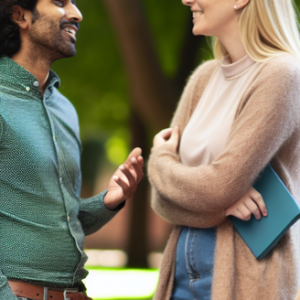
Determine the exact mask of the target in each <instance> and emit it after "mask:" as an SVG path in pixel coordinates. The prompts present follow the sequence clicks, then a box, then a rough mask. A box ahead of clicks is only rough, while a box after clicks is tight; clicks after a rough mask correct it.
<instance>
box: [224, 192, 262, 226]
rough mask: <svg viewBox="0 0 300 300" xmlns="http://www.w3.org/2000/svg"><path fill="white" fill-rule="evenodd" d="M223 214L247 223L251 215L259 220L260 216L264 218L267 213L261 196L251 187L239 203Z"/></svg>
mask: <svg viewBox="0 0 300 300" xmlns="http://www.w3.org/2000/svg"><path fill="white" fill-rule="evenodd" d="M225 214H226V217H227V216H229V215H232V216H235V217H237V218H239V219H241V220H244V221H249V220H250V218H251V214H253V215H254V217H255V219H257V220H259V219H260V218H261V216H264V217H266V216H267V215H268V212H267V207H266V204H265V202H264V200H263V198H262V196H261V194H260V193H259V192H258V191H257V190H255V189H254V188H253V187H251V188H250V189H249V190H248V191H247V192H246V194H245V195H244V196H243V197H242V198H241V199H240V200H239V201H237V202H236V203H235V204H233V205H232V206H231V207H229V208H228V209H227V210H226V212H225Z"/></svg>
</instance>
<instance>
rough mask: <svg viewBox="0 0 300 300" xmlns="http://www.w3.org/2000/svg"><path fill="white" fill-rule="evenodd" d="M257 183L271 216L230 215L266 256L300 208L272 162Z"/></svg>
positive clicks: (256, 251)
mask: <svg viewBox="0 0 300 300" xmlns="http://www.w3.org/2000/svg"><path fill="white" fill-rule="evenodd" d="M253 187H254V188H255V189H256V190H257V191H258V192H259V193H260V194H261V195H262V197H263V199H264V202H265V204H266V206H267V210H268V216H267V217H262V218H261V219H260V220H256V219H255V218H254V216H253V215H252V216H251V219H250V220H249V221H243V220H240V219H238V218H236V217H234V216H230V219H231V221H232V222H233V224H234V226H235V228H236V230H237V231H238V233H239V234H240V235H241V237H242V238H243V240H244V241H245V243H246V244H247V245H248V247H249V248H250V250H251V251H252V253H253V254H254V255H255V257H256V258H257V259H262V258H264V257H265V256H266V255H267V254H268V253H269V252H270V251H271V250H272V249H273V248H274V247H275V246H276V244H277V243H278V242H279V240H280V239H281V237H282V236H283V235H284V234H285V232H286V231H287V230H288V229H289V228H290V227H291V226H292V225H293V224H294V223H295V222H296V221H297V220H298V219H299V218H300V208H299V206H298V204H297V203H296V201H295V200H294V198H293V197H292V195H291V193H290V192H289V190H288V189H287V188H286V186H285V185H284V183H283V182H282V181H281V179H280V178H279V176H278V175H277V174H276V172H275V171H274V170H273V168H272V167H271V166H270V165H268V166H267V167H266V168H265V169H264V170H263V172H262V173H261V174H260V176H259V178H258V179H257V181H256V182H255V184H254V185H253Z"/></svg>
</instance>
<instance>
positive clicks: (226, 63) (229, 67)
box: [221, 55, 255, 79]
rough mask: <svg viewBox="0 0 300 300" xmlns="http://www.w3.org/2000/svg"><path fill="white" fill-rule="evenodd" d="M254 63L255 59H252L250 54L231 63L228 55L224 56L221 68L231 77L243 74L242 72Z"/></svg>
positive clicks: (227, 76)
mask: <svg viewBox="0 0 300 300" xmlns="http://www.w3.org/2000/svg"><path fill="white" fill-rule="evenodd" d="M254 64H255V61H254V60H252V59H251V58H250V57H249V56H248V55H246V56H244V57H243V58H241V59H240V60H238V61H236V62H235V63H231V61H230V59H229V56H228V55H226V56H225V57H223V59H222V60H221V68H222V69H223V72H224V75H225V77H226V78H227V79H228V78H230V77H234V76H237V75H241V74H242V73H244V71H246V70H247V69H248V68H250V67H251V66H252V65H254Z"/></svg>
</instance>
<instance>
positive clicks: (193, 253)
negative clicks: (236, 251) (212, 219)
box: [171, 227, 216, 300]
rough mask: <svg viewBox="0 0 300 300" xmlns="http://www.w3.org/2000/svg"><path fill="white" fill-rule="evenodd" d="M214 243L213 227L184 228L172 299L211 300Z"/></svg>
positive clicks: (179, 244)
mask: <svg viewBox="0 0 300 300" xmlns="http://www.w3.org/2000/svg"><path fill="white" fill-rule="evenodd" d="M215 244H216V229H215V228H205V229H200V228H192V227H183V229H182V232H181V234H180V237H179V240H178V243H177V250H176V271H175V279H174V287H173V293H172V297H171V300H210V299H211V286H212V276H213V265H214V252H215Z"/></svg>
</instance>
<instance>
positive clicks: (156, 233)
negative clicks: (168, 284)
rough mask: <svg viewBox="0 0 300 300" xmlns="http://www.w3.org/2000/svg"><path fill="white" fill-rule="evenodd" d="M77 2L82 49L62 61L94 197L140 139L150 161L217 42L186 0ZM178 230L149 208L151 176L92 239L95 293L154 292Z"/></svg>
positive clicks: (136, 295)
mask: <svg viewBox="0 0 300 300" xmlns="http://www.w3.org/2000/svg"><path fill="white" fill-rule="evenodd" d="M299 2H300V1H297V5H299ZM76 4H77V6H78V7H79V9H80V10H81V12H82V14H83V22H82V23H81V25H80V30H79V33H78V42H77V55H76V56H75V57H73V58H71V59H64V60H61V61H58V62H56V63H55V64H54V66H53V69H54V70H55V72H57V73H58V75H59V76H60V78H61V81H62V86H61V88H60V91H61V92H62V93H63V94H64V95H65V96H67V97H68V98H69V99H70V100H71V102H72V103H73V104H74V105H75V107H76V109H77V112H78V116H79V121H80V127H81V138H82V143H83V153H82V173H83V188H82V197H84V198H86V197H90V196H92V195H94V194H96V193H98V192H100V191H103V190H105V189H106V187H107V184H108V180H109V178H110V176H111V175H112V173H113V172H114V170H115V169H116V167H117V166H118V165H119V164H121V163H122V162H123V161H124V160H125V158H126V156H127V155H128V153H129V151H130V149H132V148H133V147H136V146H139V147H141V148H142V150H143V156H144V158H145V160H146V161H147V157H148V156H149V151H150V148H151V145H152V139H153V136H154V134H155V133H156V132H158V131H159V130H161V129H163V128H165V127H168V125H169V123H170V120H171V118H172V114H173V112H174V110H175V108H176V104H177V102H178V100H179V98H180V94H181V92H182V89H183V87H184V85H185V83H186V80H187V78H188V77H189V75H190V74H191V72H192V70H193V69H195V67H196V66H197V65H199V64H200V63H201V62H202V61H204V60H207V59H210V58H212V50H211V46H210V44H211V40H208V39H207V38H205V37H199V36H198V37H194V36H193V35H192V32H191V29H192V16H191V12H190V9H189V8H188V7H185V6H183V5H182V3H181V1H180V0H177V1H174V0H163V1H157V0H89V1H87V0H76ZM169 233H170V225H169V224H167V223H166V222H164V221H163V220H162V219H161V218H160V217H158V216H156V215H155V213H154V212H153V211H152V210H151V208H150V199H149V184H148V182H147V176H145V179H144V180H143V181H142V182H141V184H140V186H139V189H138V191H137V192H136V195H135V197H134V199H132V200H131V201H129V202H128V203H126V206H125V208H124V209H123V210H122V211H121V212H120V213H119V214H118V215H117V216H116V217H115V218H114V219H113V220H112V221H111V222H110V223H109V224H107V225H106V226H105V227H103V228H102V229H101V230H100V231H99V232H97V233H95V234H93V235H91V236H88V237H87V239H86V243H85V249H86V252H87V253H88V256H89V261H88V263H87V267H88V269H89V270H90V275H89V276H88V278H87V280H86V285H87V288H88V293H89V295H90V296H91V297H93V298H94V299H151V297H152V295H153V292H154V290H155V286H156V283H157V278H158V271H157V268H159V265H160V261H161V256H162V252H163V249H164V246H165V244H166V241H167V238H168V235H169Z"/></svg>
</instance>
